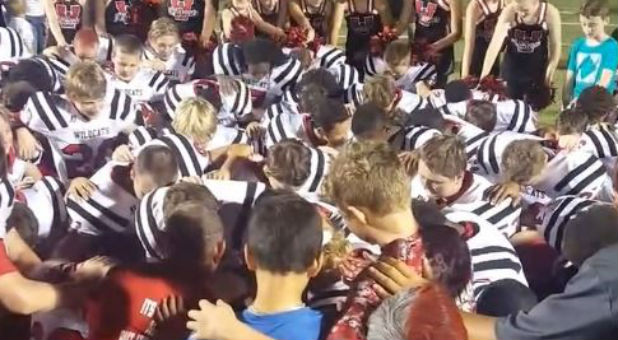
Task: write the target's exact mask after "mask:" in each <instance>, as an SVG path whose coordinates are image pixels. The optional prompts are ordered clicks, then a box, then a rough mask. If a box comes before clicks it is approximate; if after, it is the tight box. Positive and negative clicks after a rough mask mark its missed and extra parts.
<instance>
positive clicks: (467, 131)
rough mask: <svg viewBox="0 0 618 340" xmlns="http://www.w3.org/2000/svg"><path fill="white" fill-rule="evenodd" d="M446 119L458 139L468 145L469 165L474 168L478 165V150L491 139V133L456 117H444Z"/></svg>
mask: <svg viewBox="0 0 618 340" xmlns="http://www.w3.org/2000/svg"><path fill="white" fill-rule="evenodd" d="M444 119H445V121H446V122H447V123H448V124H449V125H452V126H453V130H454V131H455V133H456V135H457V137H459V138H461V140H463V141H464V143H465V144H466V155H467V156H468V163H469V164H470V165H473V166H474V164H475V163H476V154H477V152H478V148H479V146H480V145H481V143H482V142H483V141H484V140H485V138H487V137H489V133H488V132H485V131H484V130H483V129H481V128H479V127H478V126H476V125H473V124H470V123H468V122H466V121H465V120H463V119H461V118H458V117H456V116H452V115H444Z"/></svg>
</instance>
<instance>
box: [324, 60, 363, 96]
mask: <svg viewBox="0 0 618 340" xmlns="http://www.w3.org/2000/svg"><path fill="white" fill-rule="evenodd" d="M327 70H328V72H330V73H331V74H332V75H333V76H334V77H335V79H336V80H337V83H338V84H339V87H340V88H341V89H342V90H344V91H345V90H347V89H349V88H350V86H352V85H354V84H356V83H358V82H359V78H360V75H359V73H358V71H357V70H356V69H355V68H354V67H352V66H350V65H348V64H338V65H335V66H331V67H330V68H328V69H327Z"/></svg>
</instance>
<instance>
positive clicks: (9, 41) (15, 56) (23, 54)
mask: <svg viewBox="0 0 618 340" xmlns="http://www.w3.org/2000/svg"><path fill="white" fill-rule="evenodd" d="M0 46H2V48H1V49H0V62H13V63H15V62H17V61H18V60H19V59H23V58H28V57H30V56H31V53H30V51H28V48H27V47H26V44H25V43H24V41H23V40H22V38H21V36H19V33H17V31H15V30H14V29H12V28H10V27H0Z"/></svg>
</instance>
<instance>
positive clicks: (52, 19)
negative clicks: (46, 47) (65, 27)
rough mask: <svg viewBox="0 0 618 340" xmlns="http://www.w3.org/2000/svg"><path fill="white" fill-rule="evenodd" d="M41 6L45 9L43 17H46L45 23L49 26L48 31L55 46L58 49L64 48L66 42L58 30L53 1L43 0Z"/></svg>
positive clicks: (58, 25)
mask: <svg viewBox="0 0 618 340" xmlns="http://www.w3.org/2000/svg"><path fill="white" fill-rule="evenodd" d="M43 6H44V9H45V15H46V16H47V23H48V24H49V30H50V31H51V33H52V35H53V36H54V39H56V44H57V45H58V46H60V47H64V46H66V45H67V41H66V40H65V39H64V36H63V35H62V30H60V24H59V23H58V16H57V15H56V8H55V7H54V0H44V3H43Z"/></svg>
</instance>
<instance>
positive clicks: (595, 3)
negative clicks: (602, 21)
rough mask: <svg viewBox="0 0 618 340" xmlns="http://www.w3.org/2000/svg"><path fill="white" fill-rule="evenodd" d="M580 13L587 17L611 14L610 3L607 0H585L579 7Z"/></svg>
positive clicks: (604, 16)
mask: <svg viewBox="0 0 618 340" xmlns="http://www.w3.org/2000/svg"><path fill="white" fill-rule="evenodd" d="M579 14H580V15H581V16H584V17H586V18H591V17H602V18H607V17H608V16H609V4H608V3H607V0H585V1H584V2H583V3H582V5H581V7H580V8H579Z"/></svg>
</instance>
